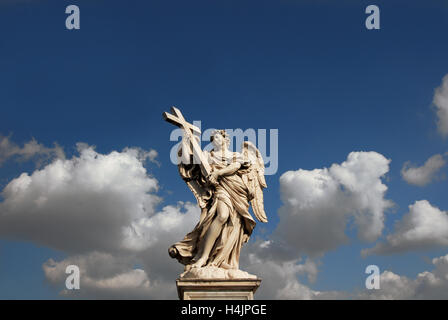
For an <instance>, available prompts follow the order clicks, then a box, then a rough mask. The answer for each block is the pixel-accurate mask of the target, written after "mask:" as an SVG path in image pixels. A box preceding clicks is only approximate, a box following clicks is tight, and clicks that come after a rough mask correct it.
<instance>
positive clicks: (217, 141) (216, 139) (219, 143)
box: [213, 133, 226, 148]
mask: <svg viewBox="0 0 448 320" xmlns="http://www.w3.org/2000/svg"><path fill="white" fill-rule="evenodd" d="M225 143H226V141H225V138H224V137H223V136H222V135H221V134H220V133H216V134H215V135H214V136H213V145H214V146H215V147H216V148H222V147H224V146H225Z"/></svg>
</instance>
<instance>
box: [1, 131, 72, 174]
mask: <svg viewBox="0 0 448 320" xmlns="http://www.w3.org/2000/svg"><path fill="white" fill-rule="evenodd" d="M54 157H57V158H60V159H64V158H65V154H64V151H63V149H62V148H61V147H60V146H59V145H58V144H57V143H55V144H54V147H53V148H48V147H45V146H44V145H42V144H40V143H38V142H37V141H36V140H35V139H34V138H33V139H31V140H30V141H28V142H26V143H25V144H24V145H23V147H19V146H18V145H17V144H16V143H14V142H12V141H11V140H10V137H5V136H2V135H1V134H0V166H1V165H2V164H3V163H4V162H5V161H7V160H8V159H10V158H17V159H18V160H19V161H28V160H30V159H33V158H36V160H37V163H38V164H41V163H42V162H43V161H45V160H49V159H52V158H54Z"/></svg>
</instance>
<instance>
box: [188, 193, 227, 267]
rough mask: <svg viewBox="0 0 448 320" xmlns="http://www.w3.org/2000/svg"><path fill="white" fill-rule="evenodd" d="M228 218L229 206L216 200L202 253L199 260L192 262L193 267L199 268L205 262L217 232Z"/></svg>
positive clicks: (218, 232)
mask: <svg viewBox="0 0 448 320" xmlns="http://www.w3.org/2000/svg"><path fill="white" fill-rule="evenodd" d="M228 218H229V208H228V207H227V205H226V204H225V203H224V202H222V201H219V200H218V206H217V214H216V217H215V219H214V220H213V222H212V224H211V225H210V228H209V229H208V231H207V233H206V234H205V239H204V242H203V247H202V250H200V252H201V253H202V254H201V257H200V258H199V260H198V261H196V262H195V263H194V264H193V267H194V268H200V267H202V266H204V265H205V264H206V263H207V260H208V257H209V255H210V251H211V250H212V248H213V245H214V244H215V241H216V239H217V238H218V236H219V234H220V233H221V231H222V226H223V224H224V223H225V222H226V221H227V219H228Z"/></svg>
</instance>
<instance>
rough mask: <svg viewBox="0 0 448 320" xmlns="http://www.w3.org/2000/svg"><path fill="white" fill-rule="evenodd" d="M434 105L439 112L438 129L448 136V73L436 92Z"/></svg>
mask: <svg viewBox="0 0 448 320" xmlns="http://www.w3.org/2000/svg"><path fill="white" fill-rule="evenodd" d="M433 103H434V105H435V106H436V114H437V129H438V131H439V133H440V135H441V136H442V137H446V136H448V74H447V75H445V76H444V77H443V79H442V84H441V85H440V87H438V88H436V90H435V93H434V100H433Z"/></svg>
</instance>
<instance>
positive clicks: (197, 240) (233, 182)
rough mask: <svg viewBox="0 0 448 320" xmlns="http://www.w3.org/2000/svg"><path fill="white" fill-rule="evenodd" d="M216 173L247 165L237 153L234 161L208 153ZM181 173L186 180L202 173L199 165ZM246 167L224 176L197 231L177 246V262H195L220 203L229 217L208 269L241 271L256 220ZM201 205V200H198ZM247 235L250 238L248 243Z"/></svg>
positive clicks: (202, 215)
mask: <svg viewBox="0 0 448 320" xmlns="http://www.w3.org/2000/svg"><path fill="white" fill-rule="evenodd" d="M204 153H205V154H206V156H207V159H208V161H209V163H210V165H211V167H212V169H213V170H219V169H223V168H225V167H227V166H228V165H230V163H232V162H236V161H239V162H240V163H243V160H242V158H241V155H240V154H239V153H237V152H233V153H231V154H232V157H230V158H221V157H219V156H218V155H216V153H214V152H213V151H211V152H210V153H209V152H206V151H205V152H204ZM179 172H180V174H181V176H182V178H183V179H184V180H186V181H187V180H188V179H190V180H192V179H198V178H199V177H198V176H200V169H199V168H198V165H184V164H180V165H179ZM246 172H247V168H245V167H244V165H243V166H242V167H241V168H240V169H239V170H237V171H236V172H235V173H233V174H231V175H225V176H220V177H219V178H218V185H217V186H216V187H215V188H214V190H211V195H212V196H211V197H209V199H206V200H205V205H204V207H203V208H202V214H201V219H200V221H199V223H198V224H197V225H196V226H195V228H194V229H193V231H191V232H190V233H188V234H187V235H186V236H185V237H184V239H183V240H181V241H179V242H177V243H175V244H174V245H173V247H175V248H176V249H177V252H178V253H177V256H176V258H177V259H178V260H179V262H181V263H182V264H184V265H190V264H192V263H194V262H195V259H194V258H195V256H196V254H197V253H198V250H200V249H201V248H202V246H203V243H202V242H203V241H204V240H205V236H206V234H207V231H208V229H209V228H210V226H211V224H212V222H213V221H214V219H215V218H216V216H217V205H218V201H221V202H223V203H225V205H226V206H227V207H228V208H229V217H228V219H227V221H226V222H224V224H223V225H222V228H221V231H220V234H219V236H218V238H217V239H216V241H215V243H214V245H213V248H212V250H211V251H210V255H209V258H208V261H207V263H206V266H215V267H223V268H231V269H238V267H239V256H240V251H241V247H242V245H243V242H244V240H246V241H247V239H248V238H249V236H250V235H251V234H252V231H253V229H254V227H255V224H256V223H255V220H254V219H253V218H252V216H251V215H250V213H249V201H250V200H251V199H252V195H251V192H250V190H249V189H248V187H247V180H246V179H245V176H244V175H245V173H246ZM198 201H199V200H198ZM244 235H247V237H246V239H244V238H245V237H244Z"/></svg>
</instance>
